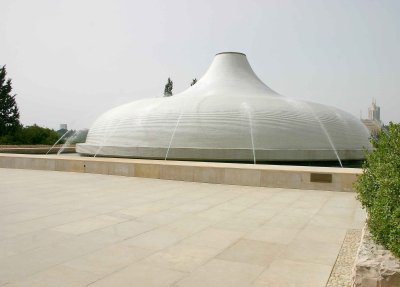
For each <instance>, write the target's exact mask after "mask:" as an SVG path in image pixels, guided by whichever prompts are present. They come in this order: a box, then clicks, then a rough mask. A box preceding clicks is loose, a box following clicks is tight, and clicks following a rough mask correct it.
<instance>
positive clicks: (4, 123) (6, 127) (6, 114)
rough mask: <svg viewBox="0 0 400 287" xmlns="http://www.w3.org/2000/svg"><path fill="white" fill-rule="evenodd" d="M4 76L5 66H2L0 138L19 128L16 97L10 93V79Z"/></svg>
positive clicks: (0, 73)
mask: <svg viewBox="0 0 400 287" xmlns="http://www.w3.org/2000/svg"><path fill="white" fill-rule="evenodd" d="M6 76H7V71H6V66H3V67H1V68H0V136H5V135H7V134H10V133H12V132H15V131H16V130H17V129H18V128H19V127H20V126H21V124H20V121H19V110H18V106H17V102H16V101H15V96H16V95H15V94H14V95H13V94H12V93H11V92H12V86H11V79H7V78H6Z"/></svg>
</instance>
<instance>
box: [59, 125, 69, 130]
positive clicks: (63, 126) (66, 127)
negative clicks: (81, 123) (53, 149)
mask: <svg viewBox="0 0 400 287" xmlns="http://www.w3.org/2000/svg"><path fill="white" fill-rule="evenodd" d="M60 130H68V125H67V124H60Z"/></svg>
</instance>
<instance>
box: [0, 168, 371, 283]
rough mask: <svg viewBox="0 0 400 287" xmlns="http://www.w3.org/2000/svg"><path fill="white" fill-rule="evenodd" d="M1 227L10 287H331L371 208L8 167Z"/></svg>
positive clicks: (0, 273) (336, 199) (2, 265)
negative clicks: (349, 239) (347, 243)
mask: <svg viewBox="0 0 400 287" xmlns="http://www.w3.org/2000/svg"><path fill="white" fill-rule="evenodd" d="M0 222H1V224H0V286H7V287H11V286H38V287H39V286H40V287H46V286H69V287H71V286H72V287H73V286H141V287H142V286H174V287H178V286H179V287H183V286H189V287H190V286H240V287H243V286H259V287H261V286H307V287H311V286H321V287H324V286H326V284H327V282H328V279H329V277H330V275H331V272H332V270H333V268H334V265H335V262H336V260H337V257H338V254H339V252H340V250H341V247H342V244H343V242H344V239H345V237H346V233H348V232H349V231H354V230H360V229H362V227H363V225H364V223H365V212H364V211H363V210H362V209H361V207H360V204H359V202H358V201H357V200H356V198H355V193H354V192H339V191H326V190H305V189H303V190H300V189H288V188H269V187H251V186H239V185H227V184H209V183H199V182H184V181H174V180H161V179H151V178H140V177H122V176H115V175H101V174H88V173H75V172H60V171H43V170H23V169H7V168H0ZM348 271H349V272H350V270H348ZM332 286H334V285H332Z"/></svg>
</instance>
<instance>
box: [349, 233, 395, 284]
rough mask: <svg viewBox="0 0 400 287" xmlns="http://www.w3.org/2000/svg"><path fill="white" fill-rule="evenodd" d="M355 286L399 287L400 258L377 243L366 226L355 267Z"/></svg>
mask: <svg viewBox="0 0 400 287" xmlns="http://www.w3.org/2000/svg"><path fill="white" fill-rule="evenodd" d="M352 277H353V278H352V280H353V287H399V286H400V259H399V258H396V257H395V256H394V255H393V254H392V253H391V252H390V251H389V250H387V249H385V248H384V247H383V246H382V245H380V244H376V243H375V242H374V241H373V240H372V237H371V234H370V233H369V231H368V228H367V227H364V230H363V236H362V239H361V243H360V247H359V249H358V253H357V257H356V261H355V263H354V268H353V276H352Z"/></svg>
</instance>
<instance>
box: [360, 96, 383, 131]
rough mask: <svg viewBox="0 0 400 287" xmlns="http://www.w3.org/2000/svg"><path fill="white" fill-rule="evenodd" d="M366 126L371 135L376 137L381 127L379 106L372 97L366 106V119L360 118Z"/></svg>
mask: <svg viewBox="0 0 400 287" xmlns="http://www.w3.org/2000/svg"><path fill="white" fill-rule="evenodd" d="M361 121H362V122H363V123H364V125H365V126H366V127H367V128H368V130H369V133H370V134H371V136H373V137H376V136H377V135H378V133H379V132H380V130H381V129H382V121H381V108H380V107H379V106H377V105H376V100H375V99H372V104H371V106H370V107H369V108H368V119H361Z"/></svg>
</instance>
